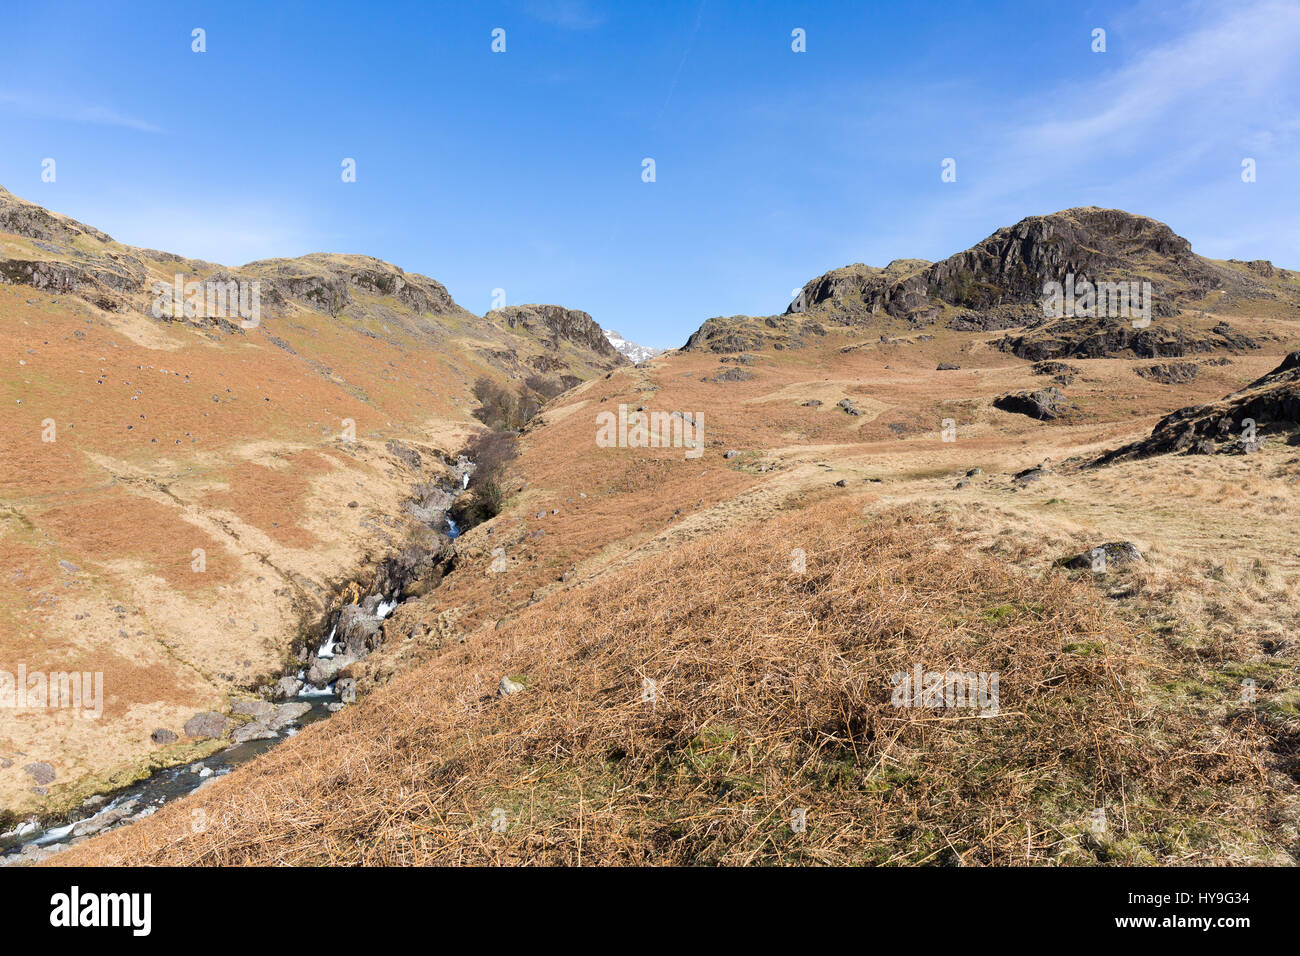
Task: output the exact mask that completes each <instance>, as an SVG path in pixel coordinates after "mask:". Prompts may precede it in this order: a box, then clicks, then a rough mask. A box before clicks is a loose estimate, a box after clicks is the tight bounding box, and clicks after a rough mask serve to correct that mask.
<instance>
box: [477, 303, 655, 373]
mask: <svg viewBox="0 0 1300 956" xmlns="http://www.w3.org/2000/svg"><path fill="white" fill-rule="evenodd" d="M488 316H489V317H494V318H499V319H501V320H503V321H504V322H505V324H506V325H507V326H508V327H509V328H511V329H523V330H524V331H526V332H530V333H532V334H534V335H539V336H542V337H543V338H547V339H549V340H550V341H551V343H552V344H553V345H557V346H558V344H559V343H561V342H569V343H572V344H574V345H577V346H579V347H580V348H583V349H585V350H588V351H590V352H592V353H593V354H595V355H596V356H597V357H598V358H600V359H603V360H604V361H605V366H606V367H608V368H617V367H618V366H620V365H630V364H631V362H630V360H629V359H628V358H627V356H625V355H623V354H622V353H621V352H619V351H618V350H617V349H616V348H614V346H613V345H611V344H610V341H609V339H608V338H606V337H605V332H604V330H603V329H601V327H600V326H599V325H597V324H596V323H595V321H593V320H592V318H591V316H590V315H588V314H587V313H586V312H582V311H580V310H578V309H566V308H564V307H563V306H560V305H511V306H506V307H504V308H501V309H495V310H493V311H492V312H489V313H488Z"/></svg>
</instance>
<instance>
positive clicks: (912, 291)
mask: <svg viewBox="0 0 1300 956" xmlns="http://www.w3.org/2000/svg"><path fill="white" fill-rule="evenodd" d="M1067 275H1073V276H1075V277H1076V278H1077V279H1078V280H1080V281H1081V280H1083V279H1088V280H1089V281H1092V282H1098V281H1106V282H1119V281H1134V280H1146V281H1150V282H1151V283H1152V298H1153V304H1152V308H1153V313H1154V314H1155V315H1157V316H1172V315H1175V314H1177V312H1178V302H1179V301H1180V300H1182V299H1199V298H1201V297H1203V296H1204V295H1205V294H1206V293H1208V292H1210V291H1211V290H1214V289H1231V290H1233V291H1235V292H1239V293H1247V292H1256V293H1259V294H1266V290H1265V289H1264V288H1263V287H1262V286H1259V285H1258V284H1256V283H1254V282H1253V281H1252V279H1251V278H1250V277H1248V276H1246V275H1244V274H1243V273H1241V272H1240V271H1238V270H1235V269H1229V268H1225V267H1223V266H1221V265H1218V264H1216V263H1213V262H1211V261H1210V260H1208V259H1203V258H1201V257H1200V256H1198V255H1196V254H1194V253H1193V252H1192V248H1191V244H1190V243H1188V241H1187V240H1186V239H1184V238H1182V237H1181V236H1179V235H1177V234H1175V233H1174V231H1173V230H1172V229H1170V228H1169V227H1168V226H1167V225H1165V224H1164V223H1162V222H1157V221H1156V220H1154V219H1148V218H1147V217H1145V216H1137V215H1134V214H1132V213H1128V212H1124V211H1123V210H1119V209H1099V208H1097V207H1092V206H1089V207H1083V208H1076V209H1066V210H1063V211H1061V212H1057V213H1052V214H1050V215H1045V216H1030V217H1027V218H1025V219H1022V220H1021V221H1020V222H1018V223H1016V224H1015V225H1014V226H1009V227H1006V228H1003V229H999V230H998V231H997V232H995V233H994V234H993V235H991V236H989V237H988V238H987V239H985V240H983V241H982V242H980V243H978V244H977V245H975V246H973V247H971V248H970V249H967V250H965V251H964V252H959V253H957V254H956V255H953V256H949V257H948V258H947V259H944V260H942V261H940V262H936V263H933V264H931V263H926V262H925V261H924V260H899V261H896V262H894V263H890V265H889V266H888V267H886V268H885V269H872V268H871V267H870V266H862V265H856V266H849V267H847V268H845V269H837V270H834V271H833V272H828V273H826V274H825V275H823V276H820V277H818V278H817V279H814V280H813V281H812V282H809V283H808V284H807V285H805V286H804V288H803V297H802V298H803V300H804V304H805V305H806V307H807V308H815V307H817V306H822V305H826V306H831V307H833V308H834V309H836V310H838V311H841V312H848V313H856V314H858V315H864V314H865V315H880V314H884V315H889V316H892V317H895V318H903V319H907V320H908V321H910V322H912V323H913V324H927V323H929V322H933V321H934V320H935V319H937V318H938V316H939V315H940V313H941V311H942V309H943V308H944V307H958V308H962V309H964V310H965V311H964V312H962V313H961V314H960V315H959V316H957V317H956V318H955V319H953V320H952V321H951V323H950V324H952V325H953V327H954V328H959V329H965V330H972V331H974V330H981V331H987V330H990V329H996V328H1007V327H1010V325H1011V324H1025V323H1026V322H1029V321H1032V320H1033V318H1034V316H1035V313H1036V312H1037V314H1038V315H1039V316H1041V309H1040V308H1039V303H1040V300H1041V298H1042V295H1043V287H1044V285H1045V284H1046V283H1048V282H1064V281H1065V278H1066V276H1067ZM787 311H788V312H792V311H798V302H797V301H796V303H794V304H792V305H791V307H790V309H789V310H787Z"/></svg>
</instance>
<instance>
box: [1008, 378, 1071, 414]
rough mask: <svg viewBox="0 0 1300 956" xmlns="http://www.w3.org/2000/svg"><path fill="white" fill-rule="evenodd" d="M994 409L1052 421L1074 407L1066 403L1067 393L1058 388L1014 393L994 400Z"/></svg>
mask: <svg viewBox="0 0 1300 956" xmlns="http://www.w3.org/2000/svg"><path fill="white" fill-rule="evenodd" d="M993 407H994V408H1000V409H1001V410H1002V411H1004V412H1014V413H1017V414H1020V415H1028V416H1029V417H1031V418H1037V419H1041V420H1043V421H1051V420H1053V419H1056V418H1060V417H1061V416H1062V415H1064V414H1065V413H1066V412H1067V411H1068V410H1069V409H1070V408H1072V407H1073V406H1067V405H1066V403H1065V393H1064V392H1062V391H1061V390H1060V389H1059V388H1057V387H1056V386H1052V387H1050V388H1041V389H1038V390H1036V391H1032V392H1012V393H1011V394H1010V395H1003V396H1001V397H999V398H995V399H994V400H993Z"/></svg>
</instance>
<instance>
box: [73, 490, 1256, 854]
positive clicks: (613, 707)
mask: <svg viewBox="0 0 1300 956" xmlns="http://www.w3.org/2000/svg"><path fill="white" fill-rule="evenodd" d="M845 507H846V506H845V504H844V503H843V502H840V503H837V504H835V505H823V506H818V507H815V508H811V509H808V510H807V511H805V512H799V513H793V514H788V515H783V516H781V517H780V518H778V519H776V520H773V521H772V522H770V523H768V524H767V525H766V526H763V527H761V528H757V529H753V530H745V531H735V532H729V533H727V534H724V535H720V536H717V537H715V538H710V539H705V540H701V541H697V542H694V543H692V544H690V545H687V546H684V547H682V548H679V549H675V550H674V551H671V552H668V553H664V554H659V555H655V556H653V557H651V558H649V559H647V560H645V561H644V562H642V563H641V564H639V565H637V566H635V567H633V568H631V569H629V570H628V571H627V572H626V573H625V574H624V575H622V576H621V577H620V578H616V579H611V580H604V581H601V582H599V583H596V584H593V585H592V586H589V587H586V588H582V589H577V590H573V591H569V592H563V593H560V594H556V595H554V596H552V598H550V599H548V600H546V601H544V602H541V603H540V604H538V605H536V606H534V607H532V608H530V609H528V610H526V611H524V612H523V613H521V614H520V615H519V616H518V617H516V618H514V619H513V620H511V621H510V622H508V624H507V625H505V626H503V627H502V628H500V629H498V630H495V631H486V632H481V634H480V636H479V637H477V638H475V639H474V640H473V641H472V642H471V643H469V644H466V645H463V646H457V647H454V648H452V649H450V650H448V651H446V652H445V653H443V654H442V655H441V656H440V657H439V658H437V659H435V660H433V661H431V662H430V663H429V664H427V665H425V666H423V667H421V668H418V669H416V670H414V671H411V672H408V673H406V674H404V675H402V676H400V677H398V678H397V679H395V680H394V681H393V682H392V683H391V684H389V685H388V686H386V687H384V688H382V689H381V690H380V691H378V692H377V693H376V694H375V695H374V696H372V697H371V698H369V699H367V700H365V701H363V702H362V703H361V704H360V705H359V706H358V707H356V708H349V710H348V711H346V712H344V713H343V714H340V715H339V716H338V717H336V718H335V719H334V720H332V721H330V722H329V723H328V724H327V725H323V726H320V727H317V728H312V729H309V730H307V731H305V732H304V733H302V734H300V735H299V736H298V737H296V738H295V739H294V740H292V741H289V742H288V743H286V744H285V745H283V746H281V747H280V748H278V749H277V750H275V751H274V752H272V753H271V754H270V755H268V757H267V758H265V759H264V760H262V761H259V762H258V763H257V764H254V765H250V766H248V767H245V768H242V769H241V770H239V771H237V772H236V773H235V774H234V775H232V776H231V777H229V778H226V779H223V780H221V781H218V782H217V783H216V784H214V785H213V786H212V787H210V788H209V789H207V790H205V791H204V792H203V793H201V794H199V795H197V796H196V797H195V798H192V799H191V800H188V801H185V802H184V803H182V804H179V805H176V806H173V807H169V808H166V809H164V810H163V811H161V812H160V813H158V814H157V815H155V816H154V817H152V818H150V819H149V820H146V821H143V822H142V823H140V824H138V825H136V826H133V827H130V828H126V829H123V830H119V831H115V832H113V833H110V834H108V835H107V836H106V837H105V838H102V839H100V840H96V841H93V842H91V843H89V844H87V845H85V846H83V847H80V848H76V849H74V850H73V851H71V852H70V853H69V854H67V855H66V856H63V857H61V858H60V862H64V863H72V862H78V863H81V862H86V863H166V864H179V865H194V864H267V863H331V864H344V863H370V864H453V863H515V864H518V863H530V864H562V863H563V864H571V863H572V864H576V863H586V864H634V863H655V864H672V863H676V864H686V863H691V864H698V863H720V864H772V863H825V864H840V863H874V864H903V863H907V864H937V863H959V862H960V863H966V864H998V865H1001V864H1025V863H1030V864H1041V863H1047V862H1060V863H1095V862H1179V863H1202V862H1211V861H1214V862H1238V861H1243V860H1248V859H1255V858H1260V857H1266V856H1268V855H1269V853H1271V852H1272V849H1273V847H1274V846H1276V844H1277V843H1278V842H1279V839H1280V838H1279V837H1278V836H1277V835H1276V833H1274V832H1272V831H1273V830H1275V829H1276V826H1275V824H1273V823H1270V820H1271V818H1270V816H1269V814H1270V811H1271V810H1272V809H1273V808H1274V806H1275V804H1276V802H1277V799H1278V796H1277V793H1276V790H1275V784H1276V778H1275V777H1274V776H1270V774H1269V772H1268V771H1267V770H1266V769H1265V767H1266V764H1267V762H1268V760H1269V759H1270V751H1269V746H1270V744H1271V743H1272V740H1271V739H1270V737H1269V735H1268V733H1267V732H1266V729H1265V728H1263V727H1261V726H1260V725H1259V724H1258V721H1254V722H1252V721H1251V720H1250V719H1247V718H1245V717H1243V716H1241V715H1238V716H1237V717H1236V718H1234V720H1233V721H1231V722H1229V723H1226V724H1220V725H1217V726H1214V727H1210V726H1206V725H1205V724H1204V722H1203V720H1202V717H1201V716H1200V715H1199V714H1198V713H1197V712H1196V711H1195V710H1194V709H1192V708H1179V707H1172V706H1167V705H1164V704H1161V703H1160V702H1159V701H1158V700H1157V699H1156V696H1158V695H1156V694H1155V691H1154V690H1153V687H1154V686H1155V683H1156V682H1163V683H1168V682H1169V681H1170V680H1171V679H1176V678H1177V675H1178V674H1179V673H1181V671H1180V667H1182V664H1181V662H1180V660H1179V659H1178V658H1177V657H1174V656H1171V655H1169V654H1167V653H1166V651H1165V649H1164V647H1163V641H1162V640H1159V639H1153V638H1152V635H1151V633H1150V632H1149V631H1144V629H1143V628H1141V627H1139V626H1138V625H1137V624H1135V623H1132V622H1129V621H1126V620H1125V618H1124V617H1123V616H1122V615H1119V614H1116V613H1114V611H1113V610H1112V609H1111V608H1110V607H1109V606H1108V604H1107V602H1106V601H1105V600H1104V598H1102V596H1101V595H1100V594H1099V592H1098V590H1097V589H1096V588H1095V587H1094V586H1093V584H1092V583H1091V582H1090V581H1087V580H1083V579H1075V578H1072V577H1070V576H1067V575H1065V574H1062V573H1059V572H1051V573H1047V574H1041V575H1031V574H1025V573H1023V572H1020V571H1016V570H1013V569H1012V567H1011V566H1009V565H1008V564H1007V563H1006V562H1005V561H1004V560H1002V559H1000V558H998V557H996V556H993V555H991V554H989V553H988V552H986V551H983V550H979V549H977V548H974V547H972V546H971V545H970V543H969V542H965V541H963V540H962V538H961V535H962V534H963V532H962V529H961V527H960V526H959V525H958V523H957V522H955V521H954V520H953V519H952V518H950V517H948V516H945V515H943V514H938V513H932V512H929V511H925V510H921V509H916V508H912V509H906V510H903V511H901V512H897V513H894V514H888V515H881V516H874V517H870V518H866V519H864V518H859V517H846V514H855V513H854V512H851V511H850V512H846V511H845ZM936 542H939V543H941V544H942V543H946V544H947V545H948V547H935V546H934V545H935V543H936ZM792 548H801V549H803V550H804V552H805V553H806V570H805V571H804V572H803V573H800V572H798V571H796V570H795V569H794V568H793V567H792V557H791V549H792ZM918 664H919V665H921V666H922V667H923V668H924V669H925V670H936V671H946V670H950V669H951V670H960V671H963V672H968V671H974V672H981V671H984V672H992V671H996V672H998V674H999V675H1000V685H999V687H1000V712H999V714H998V716H996V717H985V718H981V717H977V716H975V714H974V712H973V711H971V710H963V709H947V710H945V709H935V708H928V709H926V708H896V707H894V706H892V705H891V700H890V698H891V686H890V675H891V674H893V673H895V672H898V671H910V670H911V669H912V668H913V667H914V666H915V665H918ZM503 674H509V675H513V676H515V677H517V678H518V679H520V680H521V681H523V682H524V683H525V684H526V685H527V686H526V689H525V690H524V691H523V692H521V693H519V694H516V695H514V696H512V697H510V698H506V699H504V700H498V699H496V698H495V697H494V696H493V691H494V690H495V687H496V683H497V681H498V680H499V678H500V676H502V675H503ZM644 681H653V687H654V697H655V699H654V701H653V703H651V702H648V701H646V700H644V699H643V697H644V694H643V689H644V688H645V687H647V686H649V685H647V684H645V683H644ZM1097 808H1104V809H1105V810H1106V814H1107V819H1108V827H1107V831H1106V833H1105V834H1104V835H1095V834H1093V833H1091V832H1090V831H1089V829H1088V820H1089V814H1090V813H1091V812H1092V811H1093V810H1095V809H1097ZM196 809H198V810H201V811H202V816H203V818H204V819H205V820H206V821H207V826H206V829H205V831H204V832H201V833H195V832H194V830H193V821H194V820H195V819H196V816H195V814H194V811H195V810H196ZM799 809H802V810H805V811H806V820H807V829H806V832H803V833H795V832H794V830H793V828H792V825H791V824H792V814H793V812H794V811H795V810H799ZM500 811H504V819H505V821H506V828H505V831H504V832H496V831H495V830H494V829H493V827H492V823H493V819H494V812H497V813H498V816H499V815H500V813H499V812H500Z"/></svg>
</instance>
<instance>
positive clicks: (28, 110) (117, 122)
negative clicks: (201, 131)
mask: <svg viewBox="0 0 1300 956" xmlns="http://www.w3.org/2000/svg"><path fill="white" fill-rule="evenodd" d="M0 109H8V110H11V111H13V112H17V113H25V114H27V115H29V116H39V117H41V118H43V119H52V120H63V121H64V122H69V123H93V124H94V125H96V126H118V127H122V128H124V129H134V130H139V131H140V132H142V133H161V132H162V130H161V129H160V128H159V127H157V126H155V125H154V124H153V123H148V122H145V121H144V120H141V119H137V118H135V117H134V116H128V115H126V114H124V113H120V112H118V111H117V110H115V109H112V108H111V107H108V106H103V105H101V104H97V103H86V102H81V101H77V100H68V99H62V98H57V97H49V96H36V95H33V94H30V93H8V92H0Z"/></svg>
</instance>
